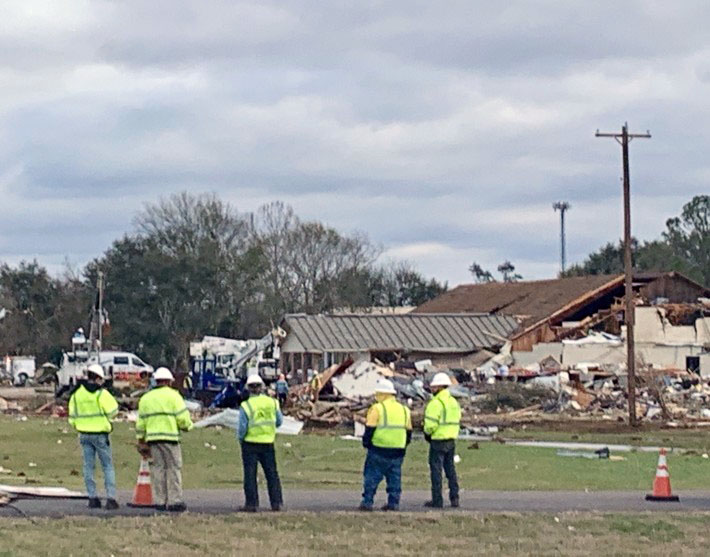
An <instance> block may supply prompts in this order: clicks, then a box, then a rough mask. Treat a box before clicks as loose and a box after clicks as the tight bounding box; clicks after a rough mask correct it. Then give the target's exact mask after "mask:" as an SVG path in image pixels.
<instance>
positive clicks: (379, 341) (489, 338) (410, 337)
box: [282, 313, 518, 354]
mask: <svg viewBox="0 0 710 557" xmlns="http://www.w3.org/2000/svg"><path fill="white" fill-rule="evenodd" d="M282 326H283V327H284V328H285V329H286V331H287V332H288V336H287V337H286V341H285V342H284V344H283V346H282V351H283V352H355V351H360V352H364V351H375V350H383V351H384V350H403V351H411V352H431V353H440V354H446V353H466V352H473V351H476V350H480V349H482V348H489V347H492V346H498V345H501V344H503V342H504V339H505V338H508V337H509V336H510V335H511V333H513V332H514V331H515V330H516V329H517V328H518V322H517V321H516V319H515V318H513V317H510V316H507V315H488V314H480V313H475V314H472V313H455V314H454V313H436V314H434V313H427V314H406V315H371V314H341V315H305V314H289V315H286V316H285V317H284V319H283V322H282Z"/></svg>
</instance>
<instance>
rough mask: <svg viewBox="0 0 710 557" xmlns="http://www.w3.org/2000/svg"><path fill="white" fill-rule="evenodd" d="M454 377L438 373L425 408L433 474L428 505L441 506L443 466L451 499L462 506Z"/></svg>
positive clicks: (459, 418)
mask: <svg viewBox="0 0 710 557" xmlns="http://www.w3.org/2000/svg"><path fill="white" fill-rule="evenodd" d="M450 386H451V379H450V378H449V376H448V375H447V374H446V373H437V374H436V375H434V377H433V378H432V380H431V383H430V384H429V387H430V388H431V392H432V394H433V395H434V396H433V397H432V399H431V400H430V401H429V403H428V404H427V406H426V410H425V411H424V438H425V439H426V440H427V442H428V443H429V472H430V474H431V501H427V502H426V503H424V506H425V507H433V508H442V507H443V506H444V500H443V497H442V495H441V489H442V485H441V484H442V479H441V470H442V468H443V469H444V472H445V473H446V480H447V481H448V483H449V501H450V502H451V506H452V507H458V506H459V482H458V478H457V477H456V464H455V462H454V457H455V455H456V438H457V437H458V436H459V426H460V423H461V407H460V406H459V403H458V402H457V401H456V399H455V398H454V397H453V396H451V393H450V392H449V387H450Z"/></svg>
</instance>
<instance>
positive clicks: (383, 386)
mask: <svg viewBox="0 0 710 557" xmlns="http://www.w3.org/2000/svg"><path fill="white" fill-rule="evenodd" d="M375 392H376V393H387V394H390V395H396V394H397V391H396V390H395V389H394V383H392V381H390V380H389V379H378V380H377V386H376V387H375Z"/></svg>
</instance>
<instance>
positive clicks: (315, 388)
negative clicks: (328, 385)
mask: <svg viewBox="0 0 710 557" xmlns="http://www.w3.org/2000/svg"><path fill="white" fill-rule="evenodd" d="M322 386H323V384H322V381H321V377H320V373H318V370H314V371H313V377H311V380H310V381H309V383H308V388H309V390H310V391H311V400H312V401H313V402H318V395H319V394H320V390H321V388H322Z"/></svg>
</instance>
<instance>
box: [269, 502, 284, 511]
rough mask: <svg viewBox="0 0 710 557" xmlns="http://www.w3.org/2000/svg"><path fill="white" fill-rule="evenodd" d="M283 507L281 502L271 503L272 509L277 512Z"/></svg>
mask: <svg viewBox="0 0 710 557" xmlns="http://www.w3.org/2000/svg"><path fill="white" fill-rule="evenodd" d="M282 509H283V505H282V504H281V503H276V504H275V505H271V510H272V511H273V512H275V513H277V512H280V511H281V510H282Z"/></svg>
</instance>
